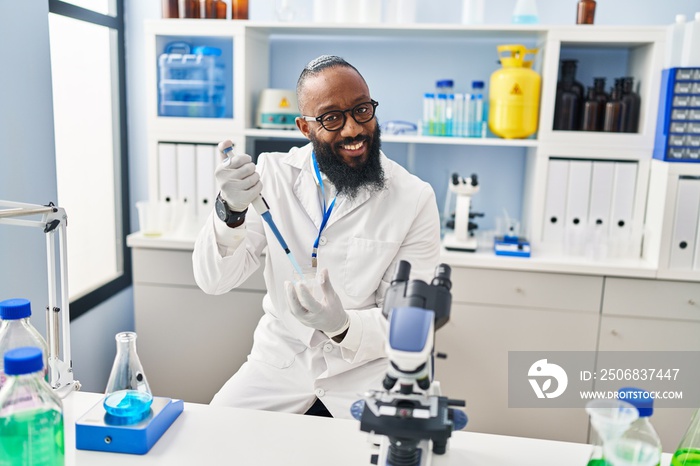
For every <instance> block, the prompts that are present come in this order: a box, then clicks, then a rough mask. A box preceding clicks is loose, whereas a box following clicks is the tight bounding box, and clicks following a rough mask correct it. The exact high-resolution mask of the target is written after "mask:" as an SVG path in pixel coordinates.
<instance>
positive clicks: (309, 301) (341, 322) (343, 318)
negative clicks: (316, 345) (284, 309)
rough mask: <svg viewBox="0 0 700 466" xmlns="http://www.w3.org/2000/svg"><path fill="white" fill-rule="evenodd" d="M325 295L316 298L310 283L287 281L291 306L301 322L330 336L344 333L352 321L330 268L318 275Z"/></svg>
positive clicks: (288, 299)
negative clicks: (332, 281)
mask: <svg viewBox="0 0 700 466" xmlns="http://www.w3.org/2000/svg"><path fill="white" fill-rule="evenodd" d="M317 280H318V283H319V284H320V289H321V292H322V293H323V296H322V297H320V298H319V299H317V298H315V297H314V295H313V291H312V290H311V287H310V285H312V284H309V283H305V282H303V281H299V282H296V283H292V282H289V281H287V282H285V283H284V288H285V291H286V292H287V302H288V303H289V308H290V310H291V311H292V314H294V317H296V318H297V319H298V320H299V322H301V323H302V324H304V325H306V326H307V327H311V328H315V329H317V330H320V331H322V332H323V333H325V334H326V335H328V336H329V337H331V338H333V337H334V336H337V335H340V334H341V333H343V332H344V331H345V330H346V329H347V328H348V325H349V323H350V318H349V317H348V313H347V312H345V309H343V305H342V303H341V302H340V298H339V297H338V294H337V293H336V292H335V291H334V290H333V285H331V281H330V279H329V278H328V269H322V270H321V272H320V273H319V275H318V278H317Z"/></svg>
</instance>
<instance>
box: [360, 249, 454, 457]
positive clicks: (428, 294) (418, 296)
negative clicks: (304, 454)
mask: <svg viewBox="0 0 700 466" xmlns="http://www.w3.org/2000/svg"><path fill="white" fill-rule="evenodd" d="M410 268H411V266H410V264H409V263H408V262H405V261H401V262H400V263H399V264H398V266H397V269H396V273H395V277H394V279H393V280H392V283H391V286H390V288H389V290H388V291H387V293H386V297H385V300H384V307H383V309H382V312H383V314H384V316H385V317H386V318H387V319H388V320H389V334H388V339H387V347H386V351H387V356H388V359H389V367H388V369H387V373H386V376H385V378H384V382H383V385H384V391H374V392H371V393H369V394H368V395H367V397H366V398H365V399H363V400H360V401H358V402H357V403H355V405H353V410H354V412H353V415H355V417H356V418H358V419H359V420H360V429H361V430H362V431H365V432H371V433H374V434H377V435H381V436H383V437H382V444H381V445H380V452H379V455H378V462H377V463H376V464H378V465H379V466H388V465H394V464H401V465H409V466H428V465H429V464H430V461H431V457H432V453H434V454H444V453H445V451H446V450H447V441H448V439H449V438H450V436H451V434H452V431H453V430H459V429H461V428H463V427H464V426H465V425H466V415H465V414H464V412H462V411H458V410H455V409H452V408H450V406H464V402H462V401H459V400H450V399H448V398H446V397H443V396H440V388H439V387H440V386H439V383H438V382H436V381H434V380H433V349H434V348H433V346H434V337H435V330H436V329H438V328H440V327H442V326H443V325H444V324H445V323H447V321H448V320H449V316H450V307H451V304H452V295H451V293H450V287H451V286H452V284H451V282H450V273H451V270H450V267H449V266H447V265H446V264H440V265H439V266H438V267H437V270H436V272H435V277H434V278H433V280H432V282H431V283H430V284H427V283H425V282H423V281H421V280H409V275H410Z"/></svg>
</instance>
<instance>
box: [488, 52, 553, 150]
mask: <svg viewBox="0 0 700 466" xmlns="http://www.w3.org/2000/svg"><path fill="white" fill-rule="evenodd" d="M535 53H537V50H528V49H527V48H526V47H525V46H524V45H499V46H498V56H499V58H500V60H501V64H502V65H503V68H501V69H499V70H496V71H494V72H493V74H492V75H491V81H490V85H489V129H490V130H491V132H492V133H493V134H495V135H497V136H500V137H502V138H505V139H520V138H526V137H528V136H531V135H533V134H535V133H536V132H537V119H538V118H539V110H540V85H541V83H542V78H541V77H540V75H539V74H538V73H537V72H536V71H534V70H532V69H531V66H532V61H531V60H529V61H525V56H526V55H528V54H535Z"/></svg>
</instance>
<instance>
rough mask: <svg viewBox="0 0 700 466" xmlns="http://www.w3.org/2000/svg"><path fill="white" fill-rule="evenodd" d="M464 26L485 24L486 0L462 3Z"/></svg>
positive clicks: (465, 0) (469, 0) (470, 0)
mask: <svg viewBox="0 0 700 466" xmlns="http://www.w3.org/2000/svg"><path fill="white" fill-rule="evenodd" d="M462 24H484V0H463V1H462Z"/></svg>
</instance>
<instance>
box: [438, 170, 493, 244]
mask: <svg viewBox="0 0 700 466" xmlns="http://www.w3.org/2000/svg"><path fill="white" fill-rule="evenodd" d="M479 188H480V185H479V180H478V178H477V175H476V174H472V175H471V176H469V177H467V178H462V177H460V176H459V175H458V174H457V173H453V174H452V178H451V182H450V185H449V190H450V192H452V193H454V194H455V196H456V197H457V201H456V205H455V213H454V221H453V222H450V225H452V224H453V225H454V232H453V233H448V234H446V235H445V239H444V244H445V248H446V249H448V250H455V251H468V252H474V251H476V249H477V241H476V236H475V235H474V230H476V229H477V228H478V225H477V224H476V223H475V222H473V221H472V220H473V219H474V218H476V217H483V216H484V215H483V214H482V213H477V212H472V211H471V198H472V196H473V195H475V194H477V193H478V192H479Z"/></svg>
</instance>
